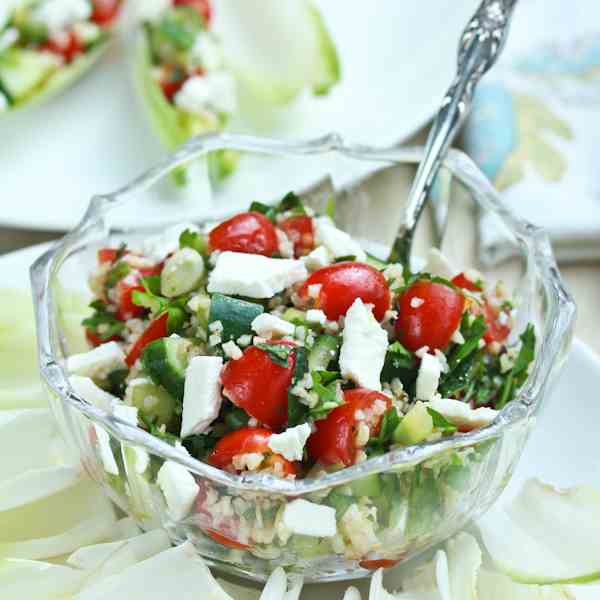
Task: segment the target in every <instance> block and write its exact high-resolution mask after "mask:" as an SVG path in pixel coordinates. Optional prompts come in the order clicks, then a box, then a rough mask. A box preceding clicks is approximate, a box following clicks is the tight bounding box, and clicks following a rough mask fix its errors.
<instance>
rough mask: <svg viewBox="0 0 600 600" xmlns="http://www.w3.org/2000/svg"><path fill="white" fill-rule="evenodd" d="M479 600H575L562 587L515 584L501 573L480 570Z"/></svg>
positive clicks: (478, 583) (478, 582)
mask: <svg viewBox="0 0 600 600" xmlns="http://www.w3.org/2000/svg"><path fill="white" fill-rule="evenodd" d="M477 591H478V594H479V600H508V599H510V600H575V597H574V596H573V595H571V594H570V593H569V592H568V591H567V590H566V589H565V588H563V587H562V586H558V585H554V586H540V585H531V584H524V583H517V582H516V581H513V580H512V579H511V578H510V577H507V576H506V575H503V574H502V573H495V572H493V571H488V570H487V569H482V570H481V571H480V573H479V578H478V580H477Z"/></svg>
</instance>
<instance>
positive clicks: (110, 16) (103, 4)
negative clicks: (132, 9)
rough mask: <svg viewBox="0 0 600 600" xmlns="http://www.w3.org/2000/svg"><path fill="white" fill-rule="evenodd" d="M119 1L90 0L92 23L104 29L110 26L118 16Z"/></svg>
mask: <svg viewBox="0 0 600 600" xmlns="http://www.w3.org/2000/svg"><path fill="white" fill-rule="evenodd" d="M120 8H121V0H92V17H91V19H92V21H93V22H94V23H96V24H97V25H100V26H102V27H106V26H107V25H110V24H111V23H112V22H113V21H114V20H115V19H116V17H117V15H118V14H119V10H120Z"/></svg>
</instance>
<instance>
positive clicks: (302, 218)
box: [279, 215, 315, 257]
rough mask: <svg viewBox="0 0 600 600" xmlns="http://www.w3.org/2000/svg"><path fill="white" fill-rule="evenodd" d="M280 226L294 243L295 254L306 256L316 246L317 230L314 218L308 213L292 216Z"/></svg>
mask: <svg viewBox="0 0 600 600" xmlns="http://www.w3.org/2000/svg"><path fill="white" fill-rule="evenodd" d="M279 227H280V228H281V229H282V230H283V231H284V232H285V234H286V235H287V236H288V238H289V239H290V241H291V242H292V243H293V244H294V255H295V256H296V257H298V256H305V255H306V254H308V253H309V252H310V251H311V250H313V249H314V247H315V232H314V228H313V220H312V219H311V218H310V217H308V216H306V215H298V216H296V217H290V218H289V219H286V220H285V221H283V222H282V223H280V225H279Z"/></svg>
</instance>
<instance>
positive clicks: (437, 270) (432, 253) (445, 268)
mask: <svg viewBox="0 0 600 600" xmlns="http://www.w3.org/2000/svg"><path fill="white" fill-rule="evenodd" d="M423 270H424V271H425V272H427V273H431V274H432V275H435V276H436V277H444V278H445V279H452V278H453V277H454V276H455V275H456V274H457V273H458V271H457V270H456V269H455V268H454V267H453V266H452V264H451V263H450V261H449V260H448V259H447V258H446V256H444V255H443V254H442V253H441V252H440V251H439V250H438V249H437V248H430V249H429V252H428V253H427V262H426V263H425V267H424V269H423Z"/></svg>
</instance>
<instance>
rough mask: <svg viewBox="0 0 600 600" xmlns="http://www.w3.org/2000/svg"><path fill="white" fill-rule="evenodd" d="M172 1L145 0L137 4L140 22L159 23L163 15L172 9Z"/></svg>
mask: <svg viewBox="0 0 600 600" xmlns="http://www.w3.org/2000/svg"><path fill="white" fill-rule="evenodd" d="M171 4H172V0H144V1H143V2H138V3H137V14H138V18H139V19H140V21H157V20H158V19H159V18H160V16H161V15H162V13H164V12H165V11H166V10H167V9H168V8H171Z"/></svg>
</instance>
